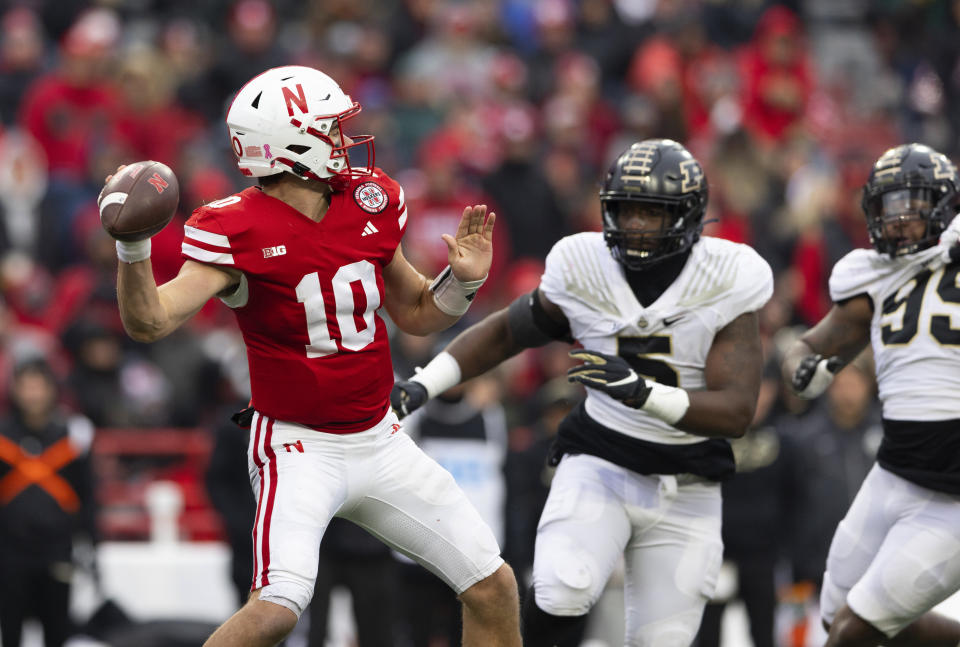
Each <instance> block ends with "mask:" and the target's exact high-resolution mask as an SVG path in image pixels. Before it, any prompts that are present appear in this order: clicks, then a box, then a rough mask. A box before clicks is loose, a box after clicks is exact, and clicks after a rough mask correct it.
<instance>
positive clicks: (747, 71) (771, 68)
mask: <svg viewBox="0 0 960 647" xmlns="http://www.w3.org/2000/svg"><path fill="white" fill-rule="evenodd" d="M740 76H741V79H742V82H743V98H742V100H743V120H744V124H745V126H746V127H747V129H748V130H749V131H750V133H751V134H752V135H754V136H755V137H756V138H757V140H758V141H759V142H761V143H770V142H775V141H779V140H781V139H782V138H783V137H784V135H785V134H786V132H787V131H788V130H789V129H790V128H791V127H793V126H795V125H796V124H798V123H800V122H801V120H802V119H803V117H804V113H805V111H806V108H807V102H808V101H809V99H810V95H811V93H812V91H813V88H814V70H813V63H812V61H811V58H810V54H809V52H808V51H807V46H806V41H805V40H804V38H803V35H802V24H801V23H800V21H799V19H798V18H797V17H796V16H795V15H794V14H793V12H791V11H790V10H789V9H787V8H786V7H781V6H774V7H771V8H770V9H768V10H767V11H766V12H765V13H764V14H763V16H762V17H761V19H760V22H759V24H758V25H757V29H756V32H755V33H754V37H753V40H752V41H751V42H750V43H749V44H747V46H746V47H745V48H744V50H743V51H742V52H741V57H740Z"/></svg>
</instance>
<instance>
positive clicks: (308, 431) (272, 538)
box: [117, 66, 520, 647]
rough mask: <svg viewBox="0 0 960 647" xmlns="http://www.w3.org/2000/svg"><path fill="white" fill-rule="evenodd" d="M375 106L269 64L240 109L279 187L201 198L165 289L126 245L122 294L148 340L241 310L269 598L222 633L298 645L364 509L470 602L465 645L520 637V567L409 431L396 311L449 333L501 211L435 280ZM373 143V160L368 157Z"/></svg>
mask: <svg viewBox="0 0 960 647" xmlns="http://www.w3.org/2000/svg"><path fill="white" fill-rule="evenodd" d="M359 111H360V106H359V104H357V103H355V102H353V101H352V100H351V99H350V98H349V97H348V96H347V95H345V94H344V93H343V91H342V90H341V89H340V87H339V86H338V85H337V83H336V82H334V81H333V80H332V79H331V78H329V77H328V76H326V75H325V74H323V73H322V72H319V71H317V70H314V69H311V68H306V67H297V66H289V67H280V68H275V69H271V70H268V71H267V72H265V73H263V74H261V75H259V76H257V77H255V78H254V79H253V80H251V81H250V82H249V83H247V85H245V86H244V87H243V88H242V89H241V90H240V91H239V93H238V94H237V96H236V98H235V99H234V100H233V103H232V105H231V107H230V110H229V112H228V115H227V126H228V127H229V134H230V141H231V145H232V146H233V149H234V152H235V154H236V156H237V161H238V165H239V167H240V170H241V172H243V174H244V175H248V176H253V177H257V178H260V186H257V187H251V188H248V189H246V190H244V191H242V192H240V193H237V194H236V195H233V196H230V197H228V198H224V199H222V200H218V201H216V202H211V203H210V204H207V205H206V206H203V207H201V208H199V209H197V210H196V211H195V212H194V213H193V215H192V217H191V218H190V220H189V221H188V222H187V225H186V228H185V232H186V233H185V238H184V242H183V255H184V257H185V259H186V260H185V262H184V264H183V266H182V268H181V270H180V273H179V274H178V276H177V277H176V278H175V279H173V280H171V281H170V282H168V283H165V284H164V285H162V286H160V287H159V288H158V287H157V286H156V283H155V282H154V278H153V273H152V271H151V265H150V260H149V255H150V244H149V240H146V241H143V242H142V243H123V242H118V243H117V251H118V255H119V257H120V260H121V263H120V268H119V281H118V300H119V304H120V313H121V315H122V318H123V323H124V326H125V327H126V329H127V331H128V333H129V334H130V336H131V337H133V338H134V339H136V340H139V341H145V342H150V341H154V340H156V339H159V338H161V337H163V336H164V335H167V334H169V333H170V332H171V331H173V330H174V329H175V328H177V327H178V326H180V325H181V324H183V323H184V322H185V321H187V320H188V319H189V318H190V317H191V316H192V315H194V314H195V313H196V312H197V311H198V310H199V309H200V308H201V307H202V306H203V305H204V303H206V302H207V300H209V299H210V298H212V297H214V296H219V297H220V298H221V299H222V300H223V302H224V303H226V304H227V305H228V306H230V307H231V308H233V309H234V311H235V313H236V317H237V321H238V323H239V325H240V329H241V331H242V332H243V337H244V340H245V342H246V346H247V354H248V359H249V364H250V380H251V388H252V391H253V399H252V407H253V414H252V427H251V434H250V439H251V441H250V447H249V451H248V459H249V460H248V466H249V472H250V480H251V483H252V485H253V489H254V494H255V495H256V497H257V515H256V522H255V525H254V528H253V537H254V569H253V570H254V582H253V586H252V589H253V592H252V594H251V596H250V598H249V601H248V602H247V604H246V605H244V606H243V607H242V608H241V609H240V610H239V611H238V612H237V613H236V614H234V615H233V617H231V618H230V619H229V620H227V622H226V623H224V624H223V625H222V626H221V627H220V628H219V629H218V630H217V631H216V632H215V633H214V634H213V635H212V636H211V637H210V639H209V640H208V641H207V643H206V644H207V645H210V646H220V645H229V646H230V647H234V646H237V645H249V646H261V645H274V644H276V643H278V642H280V641H281V640H282V639H283V638H284V637H285V636H286V635H287V634H288V633H289V632H290V631H291V629H293V627H294V625H295V624H296V622H297V618H298V617H299V615H300V613H301V612H302V611H303V609H304V608H305V607H306V606H307V603H308V602H309V601H310V598H311V595H312V592H313V588H314V580H315V578H316V573H317V557H318V554H319V551H318V547H319V544H320V539H321V537H322V535H323V532H324V530H325V528H326V526H327V523H328V522H329V521H330V519H331V518H332V517H334V516H339V517H344V518H346V519H349V520H351V521H353V522H354V523H357V524H359V525H360V526H362V527H363V528H365V529H367V530H368V531H369V532H370V533H372V534H373V535H375V536H377V537H379V538H380V539H381V540H383V541H384V542H386V543H387V544H389V545H390V546H392V547H393V548H395V549H397V550H399V551H401V552H403V553H404V554H406V555H408V556H409V557H411V558H412V559H414V560H416V561H418V562H419V563H420V564H422V565H423V566H425V567H426V568H428V569H429V570H430V571H432V572H433V573H435V574H436V575H438V576H439V577H441V578H442V579H443V580H444V581H445V582H446V583H447V584H449V585H450V586H451V587H452V588H453V589H454V590H455V591H456V592H457V594H459V596H460V600H461V601H462V602H463V638H464V640H463V644H464V645H471V646H476V647H488V646H490V645H510V646H518V645H519V644H520V631H519V617H518V616H519V603H518V596H517V591H516V586H517V585H516V580H515V579H514V576H513V572H512V571H511V570H510V568H509V566H507V565H506V564H505V563H504V561H503V560H502V559H501V557H500V549H499V547H498V545H497V542H496V540H495V538H494V536H493V533H492V532H491V531H490V529H489V528H488V527H487V526H486V525H485V524H484V523H483V521H482V520H481V518H480V516H479V514H478V513H477V512H476V511H475V510H474V509H473V507H472V506H471V505H470V504H469V503H468V502H467V500H466V498H465V496H464V495H463V493H462V492H461V490H460V489H459V488H458V487H457V485H456V483H455V482H454V480H453V478H452V477H451V476H450V474H449V473H447V472H446V471H444V470H443V469H442V468H440V466H439V465H437V463H435V462H434V461H433V460H431V459H429V458H428V457H427V456H426V455H425V454H423V453H422V452H421V451H420V450H419V449H418V448H417V447H416V445H415V444H414V443H413V442H412V441H411V440H410V439H409V438H408V437H407V436H406V435H405V434H404V433H403V432H402V430H401V428H400V425H399V424H398V421H397V417H396V415H394V413H393V412H392V411H391V409H390V405H389V394H390V388H391V386H392V385H393V369H392V363H391V359H390V351H389V345H388V342H387V331H386V329H385V326H384V322H383V321H382V320H381V319H380V317H379V316H378V315H377V310H378V309H379V308H380V307H381V306H385V307H386V309H387V312H388V313H389V314H390V317H391V318H392V319H393V321H394V322H395V323H396V324H397V325H398V326H399V327H400V329H402V330H404V331H407V332H410V333H413V334H426V333H429V332H432V331H437V330H441V329H444V328H447V327H448V326H450V325H451V324H453V323H454V322H455V321H456V320H457V319H458V318H459V317H460V316H461V315H462V314H463V313H464V312H465V311H466V310H467V306H468V305H469V303H470V300H471V298H472V297H473V294H474V293H475V292H476V290H477V289H478V288H479V286H480V284H481V283H482V282H483V280H484V278H485V277H486V274H487V271H488V269H489V267H490V261H491V258H492V252H493V249H492V244H491V235H492V233H493V225H494V214H492V213H490V214H487V212H486V207H485V206H484V205H478V206H472V207H467V208H466V209H465V210H464V213H463V218H462V220H461V221H460V225H459V229H458V231H457V234H456V237H453V236H450V235H446V234H445V235H444V236H443V240H444V241H445V242H446V245H447V247H448V252H449V260H450V267H448V268H447V269H446V270H445V271H444V272H443V273H441V275H440V276H439V277H437V279H436V280H435V281H433V282H432V283H431V282H430V281H428V280H427V279H426V278H424V277H423V276H422V275H421V274H419V273H418V272H417V271H416V270H415V269H414V268H413V267H412V266H411V265H410V264H409V263H408V262H407V261H406V260H405V258H404V256H403V252H402V250H401V247H400V239H401V237H402V235H403V232H404V227H405V225H406V223H407V210H406V206H405V205H404V199H403V189H401V188H400V186H399V185H397V183H396V182H394V181H393V180H392V179H391V178H390V177H388V176H387V175H386V174H385V173H384V172H383V171H382V170H380V169H379V168H375V167H374V166H373V141H372V140H373V138H372V137H371V136H361V137H357V138H356V139H352V140H351V139H350V138H349V137H347V136H346V135H345V134H343V127H344V125H345V123H346V122H347V121H348V120H349V119H350V118H351V117H353V116H354V115H356V114H357V113H358V112H359ZM356 147H363V148H365V149H366V153H367V157H366V160H367V164H368V166H366V167H362V168H361V167H357V166H354V165H351V161H350V154H351V153H353V151H354V150H355V149H356Z"/></svg>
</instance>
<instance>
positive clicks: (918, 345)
mask: <svg viewBox="0 0 960 647" xmlns="http://www.w3.org/2000/svg"><path fill="white" fill-rule="evenodd" d="M958 188H960V185H958V178H957V170H956V168H955V167H954V165H953V164H952V163H951V162H950V160H949V159H947V157H946V156H944V155H942V154H941V153H938V152H937V151H935V150H933V149H931V148H929V147H927V146H924V145H921V144H908V145H904V146H898V147H896V148H892V149H890V150H889V151H887V152H886V153H884V154H883V156H882V157H880V159H879V160H877V162H876V164H874V166H873V170H872V171H871V172H870V177H869V179H868V181H867V183H866V186H865V187H864V190H863V209H864V213H865V214H866V219H867V228H868V230H869V233H870V240H871V242H872V243H873V247H874V249H857V250H854V251H852V252H850V253H849V254H847V255H846V256H845V257H843V258H842V259H840V261H839V262H838V263H837V264H836V266H834V268H833V273H832V274H831V276H830V296H831V298H832V299H833V301H834V306H833V308H831V310H830V311H829V312H828V313H827V315H826V316H825V317H824V318H823V319H822V320H821V321H820V322H819V323H818V324H817V325H816V326H815V327H814V328H812V329H811V330H810V331H808V332H807V333H806V334H804V335H803V337H802V338H801V339H800V340H799V341H797V342H796V343H795V344H794V346H793V347H792V348H791V349H790V352H789V353H788V354H787V356H786V357H785V358H784V364H783V369H784V376H785V379H787V380H788V381H789V382H791V383H792V385H793V389H794V390H795V391H796V392H797V394H799V395H800V396H801V397H805V398H814V397H816V396H818V395H820V394H821V393H822V392H823V391H824V390H826V388H827V386H828V385H829V384H830V382H831V380H832V379H833V375H834V374H835V373H836V372H837V371H838V370H839V369H840V368H841V367H842V366H843V365H845V364H846V363H847V362H849V361H850V360H851V359H853V358H854V357H855V356H856V355H857V354H859V353H860V351H862V350H863V349H864V348H865V347H866V346H867V344H868V343H869V344H871V346H872V347H873V354H874V358H875V360H876V370H877V385H878V387H879V392H880V400H881V403H882V405H883V441H882V443H881V445H880V449H879V451H878V453H877V463H876V465H874V466H873V469H872V470H871V471H870V473H869V474H868V475H867V478H866V479H865V480H864V482H863V485H862V486H861V487H860V491H859V492H858V493H857V496H856V498H855V499H854V501H853V503H852V504H851V505H850V509H849V511H848V512H847V515H846V517H845V518H844V519H843V521H841V522H840V525H839V526H838V527H837V531H836V533H835V534H834V536H833V542H832V543H831V545H830V552H829V554H828V556H827V564H826V572H825V573H824V577H823V589H822V591H821V593H820V613H821V616H822V618H823V622H824V624H825V625H826V626H828V627H829V631H830V636H829V638H828V640H827V643H826V644H827V647H839V646H841V645H842V646H844V647H853V646H858V647H859V646H863V647H867V646H871V647H872V646H873V645H879V644H883V645H911V646H914V645H928V646H939V647H956V645H957V644H958V642H960V623H958V622H956V621H954V620H950V619H947V618H944V617H942V616H940V615H937V614H936V613H933V612H931V611H930V610H931V609H932V608H933V607H934V606H935V605H937V604H938V603H940V602H941V601H943V600H944V599H946V598H947V597H948V596H949V595H950V594H952V593H953V592H954V591H957V590H958V589H960V397H957V394H958V393H960V278H958V277H960V253H958V252H960V248H958V247H957V246H956V244H957V238H958V235H960V231H958V230H960V221H954V217H955V215H956V212H957V203H958ZM951 222H953V224H951ZM938 241H939V245H938Z"/></svg>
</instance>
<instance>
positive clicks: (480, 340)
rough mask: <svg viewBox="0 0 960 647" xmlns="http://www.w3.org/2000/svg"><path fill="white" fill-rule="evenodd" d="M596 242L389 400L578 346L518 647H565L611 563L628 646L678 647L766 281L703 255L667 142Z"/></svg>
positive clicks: (552, 266) (705, 245) (694, 200)
mask: <svg viewBox="0 0 960 647" xmlns="http://www.w3.org/2000/svg"><path fill="white" fill-rule="evenodd" d="M600 201H601V203H602V210H603V233H599V232H589V233H580V234H575V235H573V236H569V237H567V238H563V239H562V240H560V241H559V242H558V243H557V244H556V245H554V247H553V249H552V250H551V251H550V253H549V255H548V256H547V260H546V270H545V272H544V274H543V277H542V278H541V280H540V285H539V287H538V288H537V289H535V290H534V291H533V292H532V293H530V294H528V295H524V296H522V297H520V298H519V299H517V300H516V301H515V302H514V303H513V304H511V305H510V306H509V307H508V308H505V309H503V310H501V311H499V312H496V313H494V314H492V315H490V316H488V317H487V318H486V319H484V320H483V321H481V322H479V323H477V324H475V325H474V326H472V327H471V328H469V329H467V330H466V331H464V332H463V333H461V334H460V335H459V336H458V337H457V338H456V339H454V340H453V342H451V343H450V345H449V346H447V348H446V350H445V351H444V352H442V353H441V354H440V355H438V356H437V357H436V358H434V359H433V360H431V362H430V363H429V364H428V365H427V366H426V367H425V368H424V369H423V370H422V371H421V372H419V373H418V374H417V375H416V376H414V377H413V378H412V379H411V380H410V381H407V382H401V383H399V384H398V385H397V386H395V387H394V391H393V393H392V394H391V401H392V402H393V406H394V408H395V409H397V410H398V411H399V412H400V413H401V414H406V413H409V412H410V411H412V410H413V409H415V408H417V407H419V406H420V405H422V404H423V402H425V401H426V399H427V398H428V397H432V396H434V395H436V394H438V393H442V392H443V391H445V390H446V389H447V388H449V387H450V386H451V385H453V384H456V383H457V382H459V381H460V380H465V379H468V378H470V377H473V376H475V375H478V374H480V373H483V372H485V371H487V370H489V369H490V368H492V367H493V366H495V365H496V364H498V363H499V362H501V361H503V360H504V359H506V358H508V357H511V356H513V355H515V354H517V353H519V352H520V351H522V350H523V349H525V348H532V347H536V346H542V345H544V344H546V343H548V342H550V341H553V340H565V341H568V342H573V341H574V340H575V341H577V342H579V343H580V344H581V345H582V346H583V348H582V350H575V351H573V352H572V353H571V355H573V356H574V357H575V358H577V359H580V360H582V362H583V363H582V364H579V365H577V366H575V367H574V368H572V369H571V370H570V372H569V374H568V375H569V378H570V379H571V380H574V381H577V382H581V383H583V384H585V385H586V386H587V387H589V389H588V393H587V398H586V401H585V402H584V403H583V404H582V405H580V406H579V407H578V408H576V409H574V411H573V412H571V414H570V415H568V416H567V418H565V419H564V421H563V422H562V423H561V425H560V429H559V432H558V435H557V440H556V443H555V445H554V448H553V452H552V457H551V462H553V463H554V464H557V463H559V464H558V467H557V471H556V474H555V476H554V479H553V482H552V484H551V487H550V494H549V496H548V499H547V502H546V504H545V506H544V510H543V513H542V516H541V517H540V523H539V527H538V531H537V539H536V546H535V553H534V566H533V587H532V588H533V590H532V591H531V592H530V593H528V595H527V596H526V599H525V600H524V605H523V639H524V644H525V645H526V646H527V647H552V646H553V645H556V644H560V645H568V644H571V643H570V642H569V640H570V636H572V635H577V634H578V633H579V632H581V631H582V626H583V624H584V622H585V618H586V614H587V612H588V611H589V610H590V608H591V607H592V606H593V605H594V603H596V601H597V599H598V598H599V597H600V594H601V592H602V591H603V588H604V586H605V584H606V582H607V579H608V578H609V577H610V575H611V573H612V572H613V569H614V567H615V566H616V565H617V563H618V561H619V559H620V557H621V556H623V557H624V559H625V562H626V585H625V590H626V605H627V609H626V644H628V645H673V646H684V645H689V644H690V643H691V642H692V640H693V637H694V635H695V634H696V632H697V628H698V627H699V625H700V617H701V615H702V614H703V609H704V605H705V604H706V601H707V599H709V598H710V596H711V595H712V593H713V590H714V586H715V584H716V580H717V575H718V572H719V570H720V563H721V557H722V553H723V546H722V540H721V537H720V511H721V510H720V483H719V481H720V480H721V479H724V478H726V477H728V476H731V475H732V474H733V472H734V462H733V453H732V451H731V449H730V445H729V443H728V442H727V440H726V438H730V437H738V436H741V435H742V434H743V433H744V431H745V430H746V428H747V426H748V425H749V423H750V421H751V419H752V418H753V414H754V409H755V407H756V402H757V394H758V392H759V388H760V379H761V366H762V357H761V349H760V336H759V331H758V322H757V318H758V317H757V311H758V310H759V309H760V308H761V307H762V306H763V305H764V303H766V301H767V300H768V299H769V298H770V295H771V293H772V291H773V277H772V273H771V271H770V267H769V266H768V265H767V263H766V262H765V261H764V260H763V259H762V258H760V256H759V255H758V254H757V253H756V252H754V251H753V250H752V249H751V248H749V247H747V246H745V245H740V244H736V243H732V242H728V241H725V240H720V239H716V238H708V237H701V236H700V232H701V230H702V228H703V215H704V210H705V209H706V206H707V181H706V178H705V177H704V172H703V169H702V167H701V166H700V164H699V162H697V160H696V159H694V158H693V156H691V155H690V153H689V152H688V151H687V150H686V149H685V148H684V147H683V146H681V145H680V144H678V143H677V142H674V141H671V140H667V139H650V140H645V141H642V142H638V143H635V144H633V145H632V146H631V147H630V148H628V149H627V150H626V151H624V152H623V153H622V154H621V155H620V156H619V157H618V158H617V160H616V161H615V162H614V163H613V165H612V166H611V168H610V171H609V172H608V173H607V175H606V179H605V181H604V184H603V189H602V190H601V192H600Z"/></svg>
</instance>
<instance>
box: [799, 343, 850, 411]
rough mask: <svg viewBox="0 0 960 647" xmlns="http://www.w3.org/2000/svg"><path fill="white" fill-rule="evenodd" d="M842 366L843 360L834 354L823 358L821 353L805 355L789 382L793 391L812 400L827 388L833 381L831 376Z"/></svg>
mask: <svg viewBox="0 0 960 647" xmlns="http://www.w3.org/2000/svg"><path fill="white" fill-rule="evenodd" d="M841 368H843V360H841V359H840V358H839V357H837V356H836V355H834V356H833V357H831V358H829V359H824V358H823V355H818V354H813V355H807V356H806V357H804V358H803V359H802V360H801V361H800V365H799V366H798V367H797V370H796V371H794V372H793V378H792V379H791V380H790V384H791V386H792V387H793V391H794V393H796V394H797V395H799V396H800V397H801V398H804V399H806V400H812V399H813V398H816V397H817V396H819V395H820V394H821V393H823V392H824V391H826V390H827V387H828V386H830V383H831V382H833V376H834V375H836V374H837V371H839V370H840V369H841Z"/></svg>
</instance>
